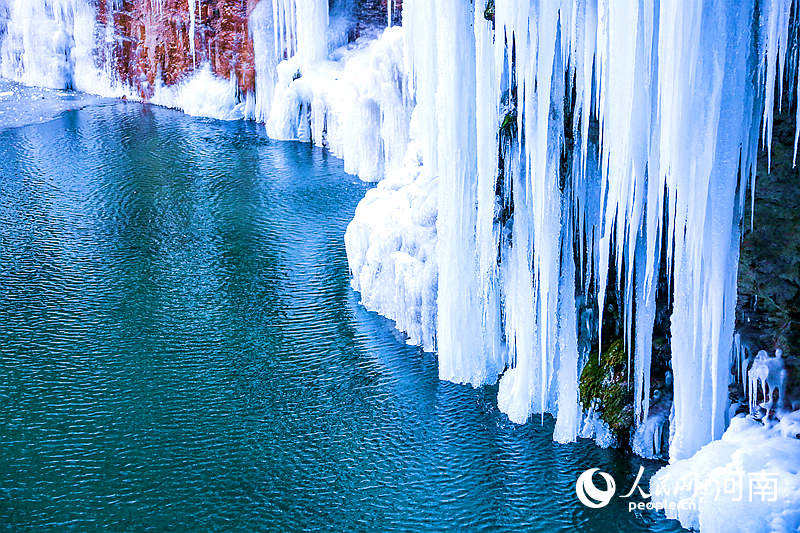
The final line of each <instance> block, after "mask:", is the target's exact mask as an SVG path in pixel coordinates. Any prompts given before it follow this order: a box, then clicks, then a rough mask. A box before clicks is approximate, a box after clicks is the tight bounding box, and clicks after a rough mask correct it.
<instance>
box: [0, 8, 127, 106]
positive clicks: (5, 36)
mask: <svg viewBox="0 0 800 533" xmlns="http://www.w3.org/2000/svg"><path fill="white" fill-rule="evenodd" d="M108 1H109V2H110V1H111V0H108ZM96 19H97V16H96V12H95V9H94V7H93V6H92V5H91V4H90V3H89V2H88V1H87V0H0V76H2V77H4V78H8V79H12V80H16V81H20V82H23V83H25V84H28V85H36V86H41V87H48V88H51V89H65V88H66V89H75V90H79V91H84V92H88V93H93V94H100V95H103V96H122V95H123V94H126V91H125V90H124V88H123V87H122V86H121V85H120V84H118V83H114V81H113V80H114V75H113V64H112V62H111V61H110V60H109V58H108V57H107V55H106V54H105V52H106V51H105V50H103V49H98V47H97V40H98V33H102V30H107V31H106V33H105V35H104V37H105V39H106V40H107V41H113V28H111V27H109V28H100V27H98V24H97V21H96Z"/></svg>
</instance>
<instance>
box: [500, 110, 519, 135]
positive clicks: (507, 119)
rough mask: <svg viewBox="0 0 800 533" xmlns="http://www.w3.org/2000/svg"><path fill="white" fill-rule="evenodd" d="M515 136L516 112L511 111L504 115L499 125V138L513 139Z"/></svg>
mask: <svg viewBox="0 0 800 533" xmlns="http://www.w3.org/2000/svg"><path fill="white" fill-rule="evenodd" d="M516 136H517V110H516V109H514V110H511V111H509V112H508V113H506V114H505V116H504V117H503V121H502V122H501V123H500V137H501V138H505V139H509V140H511V139H513V138H515V137H516Z"/></svg>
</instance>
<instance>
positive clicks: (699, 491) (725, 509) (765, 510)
mask: <svg viewBox="0 0 800 533" xmlns="http://www.w3.org/2000/svg"><path fill="white" fill-rule="evenodd" d="M797 415H800V413H797ZM798 420H800V416H794V417H792V419H791V420H787V422H786V423H781V424H778V425H775V426H765V425H762V424H760V423H759V422H756V421H754V420H752V419H751V418H746V417H739V418H734V419H733V420H732V421H731V425H730V427H729V428H728V430H727V431H726V432H725V433H724V435H723V436H722V438H721V439H719V440H716V441H714V442H711V443H709V444H706V445H705V446H703V447H702V448H701V449H700V450H699V451H698V452H697V453H695V454H694V455H693V456H691V457H689V458H687V459H683V460H679V461H675V462H673V463H672V464H670V465H668V466H666V467H664V468H662V469H661V470H659V471H658V472H657V473H656V474H655V475H654V476H653V477H652V479H651V480H650V489H651V493H652V502H653V504H654V505H657V506H661V507H663V508H664V509H665V510H666V514H667V517H669V518H675V519H678V520H680V522H681V524H682V525H683V526H684V527H686V528H692V529H700V530H701V531H703V532H704V533H717V532H720V533H734V532H738V531H741V532H743V533H744V532H746V533H758V532H765V533H766V532H774V531H798V530H800V439H797V438H793V437H787V436H786V431H785V430H786V429H787V428H789V427H790V426H791V425H792V423H795V424H796V423H797V422H798ZM795 429H797V427H795Z"/></svg>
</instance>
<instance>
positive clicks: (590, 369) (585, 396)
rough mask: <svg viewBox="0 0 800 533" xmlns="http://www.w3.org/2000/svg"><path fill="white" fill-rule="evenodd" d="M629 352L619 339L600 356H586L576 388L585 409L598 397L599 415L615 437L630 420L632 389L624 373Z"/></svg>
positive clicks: (620, 434) (628, 427)
mask: <svg viewBox="0 0 800 533" xmlns="http://www.w3.org/2000/svg"><path fill="white" fill-rule="evenodd" d="M627 365H628V356H627V354H626V353H625V346H624V344H623V342H622V340H616V341H614V342H612V343H611V345H610V346H609V347H608V349H606V351H605V352H603V354H602V355H601V356H600V358H599V360H598V358H597V357H596V356H592V357H589V360H588V361H587V363H586V366H585V367H584V368H583V373H582V374H581V379H580V384H579V391H580V398H581V403H582V404H583V407H584V409H588V408H589V406H590V405H591V404H592V402H593V401H594V400H598V401H599V409H600V411H601V413H602V414H601V418H602V419H603V420H604V421H605V423H606V424H608V426H609V427H610V428H611V430H612V431H614V433H615V434H616V436H617V437H618V438H621V437H624V436H625V435H626V434H627V432H628V431H629V430H630V427H631V425H632V424H633V406H632V402H633V392H632V390H631V386H630V384H629V383H628V376H627Z"/></svg>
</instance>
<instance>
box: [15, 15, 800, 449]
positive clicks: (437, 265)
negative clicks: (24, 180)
mask: <svg viewBox="0 0 800 533" xmlns="http://www.w3.org/2000/svg"><path fill="white" fill-rule="evenodd" d="M199 1H200V0H190V1H189V2H188V3H187V5H188V9H189V19H190V26H191V29H190V39H191V41H190V42H191V48H192V52H191V54H192V59H193V60H194V57H195V55H196V51H195V49H194V46H195V45H194V44H193V43H194V38H195V33H196V32H195V29H196V28H195V24H196V10H197V9H198V2H199ZM1 5H5V6H6V7H7V8H8V12H9V19H8V22H7V28H6V31H5V36H4V37H3V41H2V44H1V45H0V72H2V74H3V75H4V76H8V77H11V78H13V79H16V80H20V81H23V82H25V83H29V84H35V85H46V86H50V87H58V88H65V87H72V88H76V89H79V90H83V91H88V92H93V93H100V94H110V93H114V92H115V91H116V92H121V89H115V88H117V87H119V84H118V83H116V82H115V81H114V80H115V77H114V76H113V75H112V74H111V72H112V69H111V68H110V65H109V61H107V60H104V57H106V56H104V55H103V54H100V53H96V51H95V50H94V48H93V47H96V46H98V45H97V42H96V39H95V35H96V34H97V33H98V30H99V29H100V28H98V26H97V24H98V23H97V22H96V17H95V16H94V13H93V8H92V7H91V4H90V3H89V2H88V0H35V1H32V0H13V1H10V3H9V0H0V6H1ZM400 5H401V4H400V3H396V2H392V1H389V2H387V3H386V9H387V13H386V17H387V18H386V20H387V22H390V21H392V20H393V18H392V17H393V9H395V7H398V6H400ZM792 5H793V3H792V0H761V1H756V0H744V1H735V2H734V1H732V0H711V1H709V0H660V1H654V0H619V1H614V2H609V1H608V0H553V1H549V0H548V1H545V0H494V1H493V2H490V4H489V5H487V4H486V3H485V2H484V1H483V0H476V1H475V2H467V1H466V0H439V1H437V2H431V1H430V0H406V1H405V2H402V14H403V17H402V18H403V23H402V27H390V28H388V29H387V30H386V31H384V32H383V33H382V34H381V35H380V37H378V38H375V39H371V38H370V37H369V36H366V37H362V38H360V39H358V40H357V41H356V42H354V43H350V44H348V45H346V46H343V47H339V46H337V44H338V43H340V42H342V41H343V38H342V35H343V34H344V33H346V32H344V31H343V30H342V29H341V27H340V26H339V25H338V24H339V22H338V21H339V20H340V18H339V17H340V15H339V13H341V12H342V9H344V8H342V7H341V2H329V1H328V0H262V1H261V2H258V3H257V4H256V5H255V8H254V9H253V11H252V12H251V14H250V18H249V34H250V37H251V38H252V42H253V49H254V55H255V63H256V65H255V79H256V82H255V91H254V92H253V93H252V94H250V93H248V94H242V93H241V91H240V90H237V84H236V80H234V79H230V80H228V79H219V78H217V77H215V76H214V75H213V74H212V73H211V70H210V69H209V68H208V66H207V65H206V64H202V63H201V64H197V65H196V68H194V67H193V69H192V72H190V73H187V75H186V76H185V77H184V79H183V80H182V82H181V83H179V84H177V85H174V86H170V87H166V86H163V85H157V86H156V87H155V93H154V96H153V98H152V100H153V101H154V102H156V103H160V104H162V105H168V106H170V107H177V108H180V109H184V110H185V111H187V112H189V113H192V114H200V115H209V116H214V117H218V118H241V117H244V118H253V119H256V120H258V121H260V122H263V123H264V124H265V127H266V130H267V132H268V133H269V135H270V136H272V137H275V138H279V139H299V140H305V141H309V142H314V143H316V144H318V145H321V146H325V147H327V148H328V149H330V151H331V152H332V153H333V154H335V155H337V156H339V157H341V158H342V159H343V160H344V163H345V168H346V170H347V171H348V172H351V173H354V174H358V175H359V176H361V177H362V178H363V179H365V180H370V181H377V180H380V179H381V178H384V181H383V182H382V183H381V184H380V185H378V186H377V187H376V188H375V189H373V190H372V191H370V192H369V193H368V194H367V196H366V198H365V199H364V201H363V202H362V204H361V205H360V206H359V208H358V210H357V212H356V216H355V219H354V221H353V223H352V224H351V225H350V227H349V229H348V231H347V235H346V244H347V251H348V258H349V263H350V268H351V270H352V274H353V286H354V288H356V289H357V290H359V291H360V294H361V299H362V301H363V303H364V304H365V305H366V306H367V307H368V308H370V309H372V310H375V311H378V312H380V313H381V314H384V315H386V316H388V317H390V318H392V319H393V320H395V321H396V323H397V326H398V328H400V329H402V330H403V331H406V332H407V334H408V335H409V341H410V342H413V343H417V344H420V345H422V346H423V347H424V348H425V349H429V350H436V351H437V352H438V358H439V373H440V376H441V377H442V378H443V379H448V380H451V381H456V382H461V383H470V384H472V385H475V386H479V385H482V384H486V383H492V382H495V381H497V380H498V379H499V392H498V404H499V406H500V408H501V409H502V410H503V411H504V412H506V413H507V414H508V416H509V418H510V419H511V420H513V421H515V422H524V421H525V420H527V419H528V418H529V417H530V416H531V415H533V414H542V415H543V414H544V413H545V412H549V413H552V414H553V415H555V416H556V428H555V434H554V438H555V439H556V440H558V441H570V440H574V439H575V438H576V437H577V436H578V435H579V433H580V431H581V430H583V429H585V430H586V431H589V432H591V431H590V430H591V428H592V427H594V433H595V434H597V433H598V431H597V427H598V426H597V425H596V424H594V425H593V424H592V423H589V425H588V426H587V424H586V423H584V424H582V421H583V418H584V416H583V409H582V407H581V405H580V402H579V398H578V381H579V376H580V372H581V368H582V364H583V362H584V361H585V360H586V358H587V357H596V356H597V354H596V353H594V354H592V353H589V351H590V346H591V344H592V343H591V342H590V341H587V339H586V337H587V336H586V334H585V330H586V324H585V322H587V323H590V327H591V329H594V330H596V332H597V333H598V334H599V332H600V331H601V328H600V325H601V324H602V320H603V315H604V313H605V312H606V303H607V302H606V301H605V298H606V289H607V288H611V289H613V290H614V291H616V293H617V294H619V300H620V301H619V304H620V307H621V314H622V319H623V322H624V324H623V326H624V337H625V344H626V348H627V350H628V353H629V354H630V358H631V365H630V366H631V367H632V372H631V377H630V379H631V381H632V383H633V391H634V411H635V420H636V425H637V433H640V434H641V439H640V441H641V442H640V443H641V449H642V450H645V449H647V448H649V447H650V444H652V445H653V446H652V451H653V452H654V453H655V440H656V437H659V435H658V432H659V431H661V430H660V428H662V427H663V423H664V420H665V419H666V416H667V415H666V413H665V412H658V413H651V412H650V397H651V392H650V390H649V386H650V364H651V361H650V358H651V351H652V345H651V343H652V334H653V324H654V320H655V302H656V293H657V291H658V289H659V285H658V280H659V274H660V269H661V268H662V266H664V267H666V271H665V272H666V273H667V274H668V277H669V287H670V289H669V290H670V297H671V300H672V304H673V312H672V317H671V335H672V338H671V349H672V369H673V372H674V404H673V405H672V411H671V415H670V418H671V420H672V423H671V424H670V439H669V440H670V446H669V454H670V457H671V459H672V460H674V461H677V460H680V459H683V458H687V457H690V456H692V455H693V454H694V453H695V452H697V451H698V450H700V449H701V447H703V446H704V445H705V444H706V443H708V442H709V441H711V440H713V439H718V438H720V437H721V436H722V434H723V431H724V429H725V426H726V423H727V418H728V416H729V415H728V409H727V407H728V403H727V402H728V400H727V386H728V382H729V366H728V365H729V356H730V354H731V353H732V352H734V353H737V348H736V346H734V336H733V327H734V310H735V302H736V275H737V263H738V253H739V228H740V223H741V217H742V212H743V206H744V202H745V201H746V196H747V194H746V193H747V190H748V187H752V185H753V182H754V179H755V163H756V154H757V150H758V149H759V145H760V144H761V143H763V144H764V145H767V146H768V144H769V140H770V137H771V130H772V113H773V111H774V109H775V108H776V107H779V106H780V105H781V100H780V99H777V100H776V99H775V94H776V91H775V89H776V84H777V85H778V87H777V88H778V93H777V94H778V95H782V94H784V92H785V91H784V87H783V84H784V82H785V81H786V80H789V81H791V82H794V81H795V80H796V79H797V78H796V77H797V74H798V70H797V68H796V67H797V57H796V51H797V47H796V46H795V45H790V44H791V43H793V42H794V39H795V37H793V32H792V31H790V29H791V21H790V12H791V9H792ZM489 6H491V9H489ZM345 11H346V9H345ZM394 20H396V18H395V19H394ZM334 26H335V27H336V28H334ZM106 32H107V33H108V32H109V29H108V28H106ZM54 36H55V37H54ZM112 37H113V36H112ZM790 37H791V39H790ZM787 56H788V57H787ZM787 87H788V85H787ZM787 92H788V91H787ZM595 305H596V308H597V311H598V312H599V316H597V317H595V316H590V317H589V318H588V319H587V320H584V318H585V317H586V316H588V315H591V313H588V311H587V310H592V309H593V308H594V307H595ZM587 313H588V315H587ZM579 319H580V320H579ZM579 331H580V332H581V334H580V335H579ZM599 344H600V345H601V346H602V339H600V343H599ZM738 375H739V376H740V378H739V379H741V380H742V381H743V382H744V381H745V379H744V378H745V376H744V371H743V370H742V366H741V365H740V367H739V372H738ZM754 376H755V373H754ZM754 379H757V380H759V381H758V383H759V384H763V383H768V386H769V387H773V385H772V384H773V382H774V380H773V378H771V377H770V375H769V373H768V375H767V376H766V377H764V376H760V375H759V376H755V378H754ZM753 388H754V387H751V390H752V389H753ZM651 415H653V416H651ZM654 415H657V416H656V417H655V418H654ZM592 416H593V415H592ZM588 418H589V419H590V420H589V422H591V420H592V417H591V416H590V417H588ZM582 426H583V427H582ZM643 453H646V452H643Z"/></svg>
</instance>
